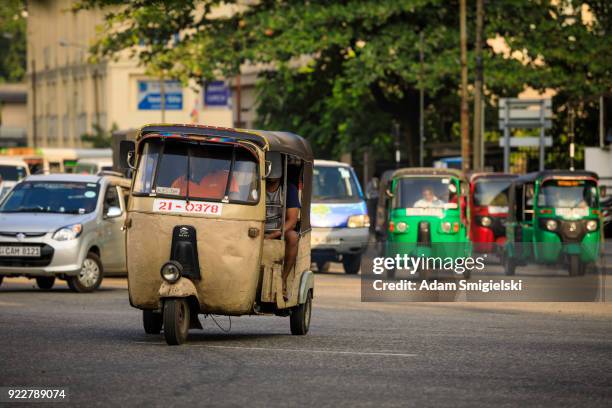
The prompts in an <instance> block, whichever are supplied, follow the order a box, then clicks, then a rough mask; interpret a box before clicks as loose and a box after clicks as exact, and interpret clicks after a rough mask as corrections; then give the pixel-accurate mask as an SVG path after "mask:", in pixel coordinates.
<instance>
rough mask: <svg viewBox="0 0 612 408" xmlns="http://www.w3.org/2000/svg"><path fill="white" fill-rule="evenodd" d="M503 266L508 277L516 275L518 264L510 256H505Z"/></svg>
mask: <svg viewBox="0 0 612 408" xmlns="http://www.w3.org/2000/svg"><path fill="white" fill-rule="evenodd" d="M502 265H503V266H504V273H505V274H506V276H514V274H515V273H516V264H515V263H514V260H513V259H512V258H511V257H510V256H509V255H508V254H504V256H503V258H502Z"/></svg>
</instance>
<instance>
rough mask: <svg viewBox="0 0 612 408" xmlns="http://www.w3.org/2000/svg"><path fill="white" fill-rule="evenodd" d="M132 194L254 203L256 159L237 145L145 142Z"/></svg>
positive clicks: (256, 194)
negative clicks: (225, 199)
mask: <svg viewBox="0 0 612 408" xmlns="http://www.w3.org/2000/svg"><path fill="white" fill-rule="evenodd" d="M135 177H136V180H135V182H134V192H135V193H143V194H152V193H155V194H157V195H167V196H172V197H181V198H189V199H196V200H198V199H199V200H211V201H220V200H223V199H224V198H225V197H226V196H227V199H228V200H229V201H230V202H238V203H241V202H242V203H256V202H257V201H258V199H259V183H258V180H259V178H258V166H257V158H256V157H255V155H254V154H253V153H252V152H250V151H249V150H248V149H246V148H244V147H240V146H236V145H227V144H214V143H206V142H191V141H189V142H185V141H177V140H171V139H169V140H166V141H161V140H150V141H147V142H145V145H144V146H143V149H142V153H141V156H140V161H139V165H138V169H137V173H136V176H135Z"/></svg>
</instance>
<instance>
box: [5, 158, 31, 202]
mask: <svg viewBox="0 0 612 408" xmlns="http://www.w3.org/2000/svg"><path fill="white" fill-rule="evenodd" d="M29 175H30V169H29V168H28V165H27V163H26V162H25V161H23V159H21V158H19V157H10V156H0V199H2V197H4V196H5V195H6V193H8V192H9V191H10V190H11V189H12V188H13V187H14V186H15V184H17V183H18V182H20V181H21V180H23V179H24V178H26V177H27V176H29Z"/></svg>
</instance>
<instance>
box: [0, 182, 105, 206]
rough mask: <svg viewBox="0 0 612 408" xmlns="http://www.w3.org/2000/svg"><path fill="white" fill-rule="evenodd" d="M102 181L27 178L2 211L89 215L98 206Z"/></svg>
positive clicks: (10, 194) (9, 198) (12, 193)
mask: <svg viewBox="0 0 612 408" xmlns="http://www.w3.org/2000/svg"><path fill="white" fill-rule="evenodd" d="M98 190H99V184H98V183H81V182H55V181H49V182H47V181H25V182H22V183H20V184H17V185H16V186H15V188H14V189H13V190H11V192H10V193H9V195H8V196H7V197H6V199H5V200H4V202H3V204H2V207H0V212H3V213H20V212H44V213H65V214H87V213H90V212H92V211H94V210H95V209H96V203H97V202H98Z"/></svg>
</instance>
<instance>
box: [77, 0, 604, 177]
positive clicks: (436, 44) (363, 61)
mask: <svg viewBox="0 0 612 408" xmlns="http://www.w3.org/2000/svg"><path fill="white" fill-rule="evenodd" d="M221 3H222V2H220V1H216V0H206V1H198V2H196V1H194V0H190V1H178V0H166V1H156V2H148V1H145V0H137V1H132V2H125V3H124V2H122V1H118V0H82V2H81V3H79V4H77V6H76V9H77V10H79V9H83V8H90V7H107V6H121V7H114V8H111V9H109V10H110V11H109V12H108V13H107V15H106V22H105V26H104V27H103V28H102V30H101V32H103V33H104V34H103V35H102V37H101V38H100V40H99V41H98V42H97V44H96V45H95V46H94V47H93V49H92V51H93V53H94V54H95V55H96V56H98V57H112V56H115V55H117V54H118V53H119V52H121V51H123V50H126V49H129V50H131V52H132V53H133V55H134V56H135V57H138V58H139V60H140V61H141V63H142V64H143V65H145V66H146V67H147V68H148V69H150V70H151V72H159V71H162V72H167V73H168V75H169V76H172V77H176V78H179V79H181V80H183V81H185V82H187V80H188V79H193V78H195V79H197V80H201V79H207V80H210V79H213V78H215V77H219V76H226V77H230V76H233V75H236V74H237V73H238V72H239V69H240V66H241V65H242V64H245V63H252V64H264V66H266V67H268V68H269V72H268V73H267V74H266V75H264V76H263V78H264V79H263V80H262V82H261V83H260V85H259V89H260V91H261V93H260V102H261V104H260V108H259V113H260V118H261V119H260V121H261V123H262V124H264V125H269V126H270V127H282V128H284V129H285V130H293V131H298V132H299V133H301V134H303V135H305V136H306V137H308V138H309V139H310V140H311V141H313V144H315V150H316V151H317V150H318V151H319V152H321V153H323V154H327V155H328V156H329V155H334V154H338V153H339V152H342V151H347V150H348V151H358V150H359V149H360V148H361V147H363V146H369V145H372V144H375V145H377V144H379V145H380V146H381V147H382V148H383V152H384V153H385V154H386V153H387V152H388V151H390V143H391V140H390V137H389V136H388V134H389V133H390V128H391V122H392V121H397V122H399V123H400V124H401V129H402V130H403V140H404V144H403V145H404V151H405V153H407V156H408V164H412V165H414V164H416V162H417V160H416V158H417V157H418V150H417V149H416V148H415V146H418V107H419V106H418V88H419V86H420V85H422V86H423V87H424V88H425V92H426V95H427V105H428V106H427V112H428V115H427V118H426V119H427V122H428V125H429V126H428V129H427V134H428V135H429V137H430V140H439V141H445V140H451V139H453V138H455V137H456V135H455V134H454V130H453V129H455V126H454V124H455V123H456V122H457V121H458V111H459V109H458V106H459V100H458V89H459V86H458V82H459V81H458V79H459V20H458V12H457V10H458V3H457V1H456V0H454V1H442V0H361V1H343V2H331V3H330V2H327V1H320V0H319V1H317V0H310V1H290V0H284V1H283V0H275V1H272V0H262V1H259V2H253V3H249V4H248V5H244V3H243V2H240V3H239V2H237V1H229V2H223V3H224V4H229V5H230V6H231V12H230V13H224V14H219V13H212V14H211V13H209V12H210V11H211V10H213V9H214V8H215V7H217V6H219V5H220V4H221ZM578 4H582V3H579V2H577V1H568V0H558V1H552V0H551V1H550V2H547V1H543V2H536V1H529V0H500V1H495V2H490V3H487V6H486V7H487V8H486V10H487V14H486V21H485V27H486V38H493V37H495V35H501V36H503V37H504V38H505V39H506V42H507V44H508V47H509V51H510V52H513V51H517V50H520V51H521V52H522V53H523V57H524V58H523V59H522V60H519V59H516V58H513V57H510V58H509V57H506V56H504V55H503V54H499V53H495V52H493V49H492V48H491V47H490V46H487V47H486V49H485V52H484V66H485V89H486V95H485V96H486V98H488V102H489V104H491V103H494V102H495V100H496V98H497V96H500V95H501V96H515V95H516V94H517V93H518V92H520V91H521V90H522V89H523V88H524V86H525V85H531V86H533V87H535V88H537V89H545V88H555V89H557V90H558V91H559V94H566V93H567V94H569V95H572V98H574V97H579V98H584V97H586V96H587V95H591V94H593V93H595V92H602V89H604V88H605V87H606V86H608V88H609V80H610V75H609V72H608V71H609V69H610V62H609V61H607V60H606V59H605V58H602V57H601V56H603V55H606V54H607V53H606V51H607V50H609V49H610V48H609V41H610V40H609V37H610V35H609V26H608V22H609V21H610V19H609V8H610V7H609V6H608V5H607V3H606V2H604V1H600V2H589V5H590V6H589V7H590V9H589V10H591V13H592V15H593V16H594V20H593V21H595V22H596V23H592V24H590V25H586V24H583V23H582V20H581V19H580V16H581V15H582V14H581V13H583V12H582V8H581V7H576V5H578ZM571 16H574V20H573V21H574V24H573V26H571V27H570V26H568V25H567V24H566V23H567V22H568V21H571V18H572V17H571ZM473 20H474V10H473V8H470V9H469V10H468V21H473ZM562 20H563V21H562ZM564 21H565V22H566V23H564ZM534 25H535V27H536V28H535V29H534V28H532V27H533V26H534ZM421 32H423V34H424V44H423V48H424V54H425V64H424V72H423V75H420V74H421V71H420V66H419V34H420V33H421ZM177 33H178V34H177ZM569 33H572V34H571V35H570V34H569ZM469 40H470V43H469V44H468V45H469V47H468V52H469V54H468V61H470V64H471V66H470V72H473V53H472V48H473V47H472V43H473V36H470V37H469ZM598 42H601V44H600V43H598ZM570 43H572V44H573V45H572V44H570ZM602 44H603V45H602ZM570 45H572V46H571V47H570ZM591 46H592V47H593V50H585V49H584V48H588V47H591ZM606 46H608V48H606ZM573 51H575V52H576V54H573ZM596 52H597V53H599V56H600V58H599V59H597V58H595V59H597V61H593V58H594V57H596V56H597V54H595V53H596ZM540 56H542V57H540ZM587 56H588V57H590V58H585V57H587ZM574 69H581V70H582V71H581V73H580V74H579V76H578V80H576V81H573V80H572V71H573V70H574ZM607 72H608V75H607V76H605V74H606V73H607ZM384 147H386V148H387V149H386V150H385V149H384Z"/></svg>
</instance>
